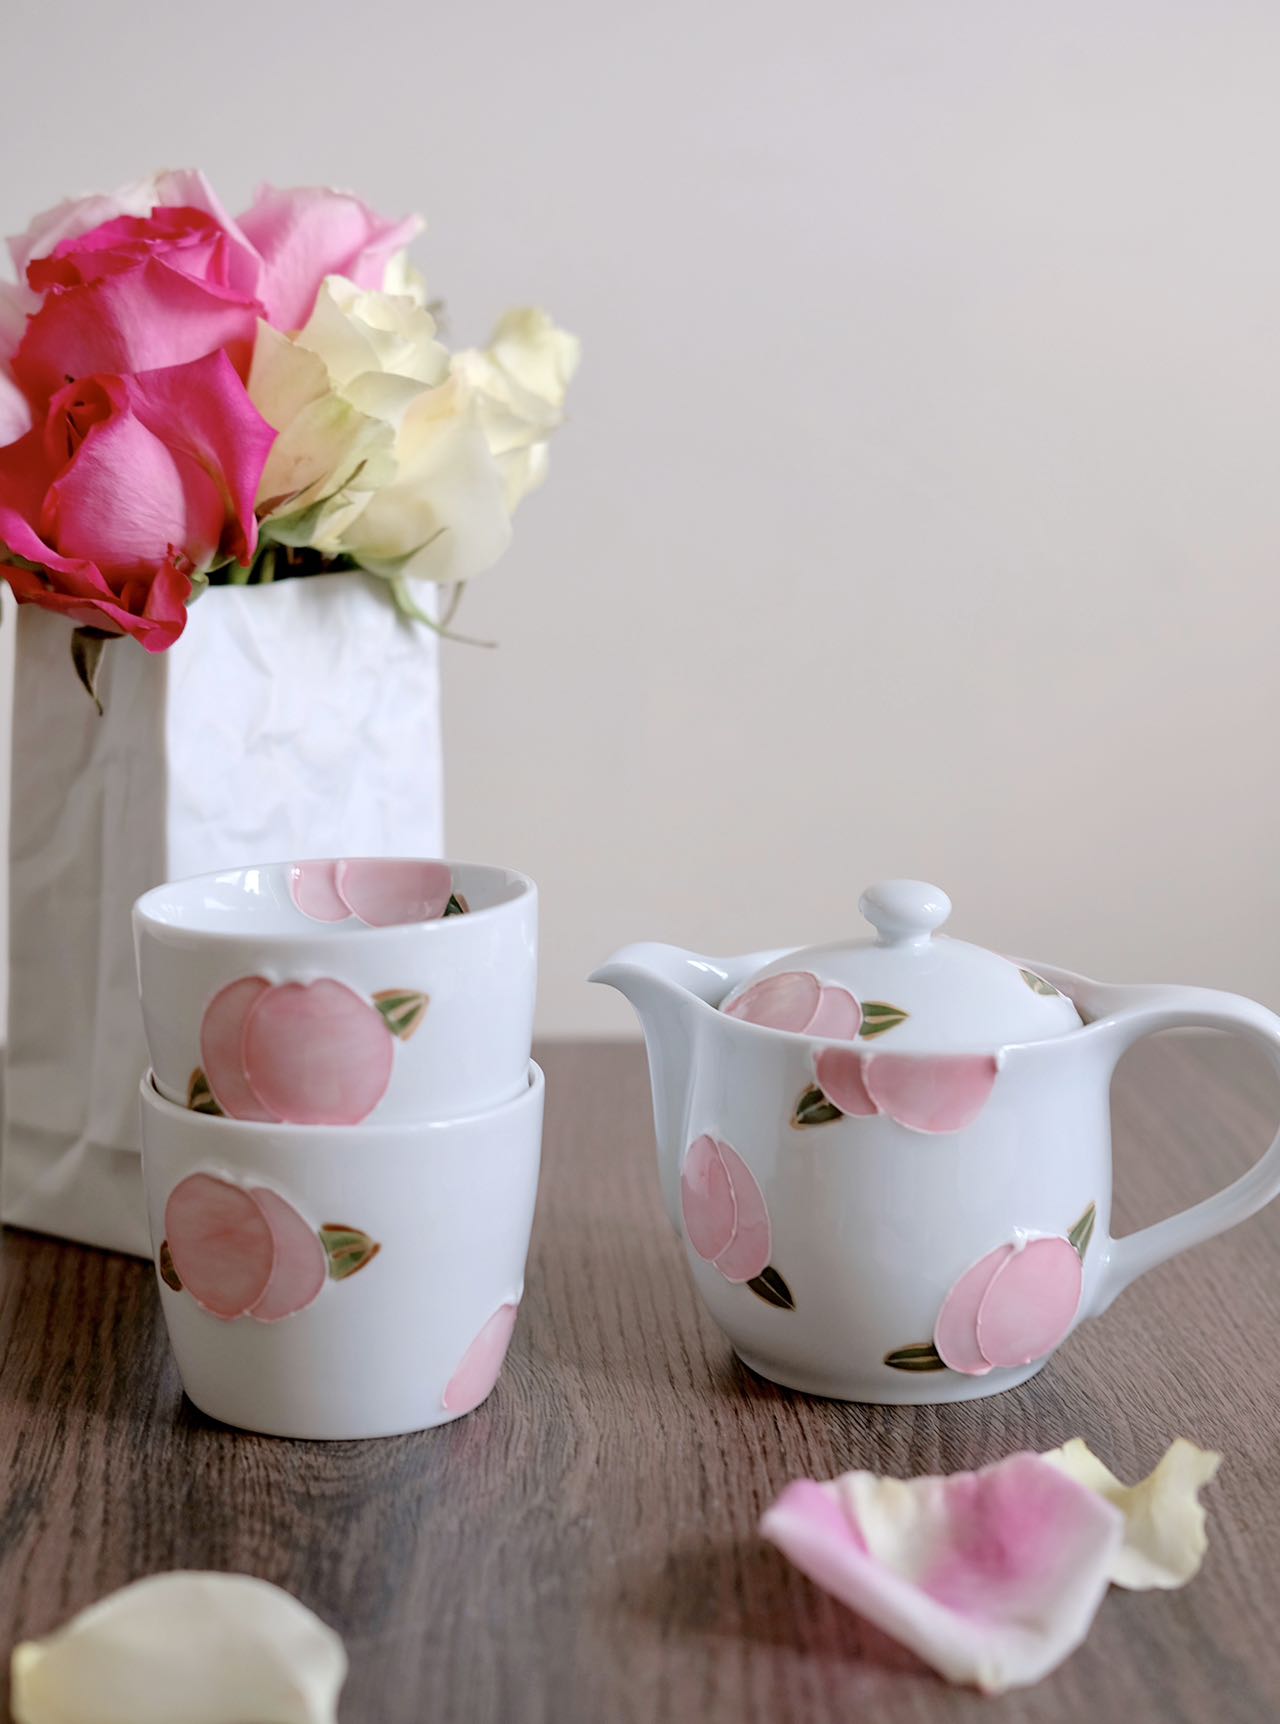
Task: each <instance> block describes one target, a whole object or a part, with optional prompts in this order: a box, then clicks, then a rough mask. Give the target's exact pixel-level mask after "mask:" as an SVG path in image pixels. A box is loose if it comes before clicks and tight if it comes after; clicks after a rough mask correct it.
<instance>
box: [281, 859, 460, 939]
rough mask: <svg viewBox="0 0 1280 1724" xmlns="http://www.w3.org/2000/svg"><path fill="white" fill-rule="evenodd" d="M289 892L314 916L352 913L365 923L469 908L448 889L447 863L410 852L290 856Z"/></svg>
mask: <svg viewBox="0 0 1280 1724" xmlns="http://www.w3.org/2000/svg"><path fill="white" fill-rule="evenodd" d="M289 895H290V897H292V899H293V901H294V904H295V905H296V906H297V908H298V909H299V910H301V911H302V914H303V915H304V916H309V917H310V918H311V920H312V921H313V922H347V921H350V919H351V918H352V917H353V916H354V917H355V918H356V920H357V921H359V922H363V923H364V924H365V926H366V927H369V928H401V927H405V926H406V925H407V924H409V923H411V922H435V921H438V920H439V919H440V918H441V917H442V916H461V915H463V914H465V913H466V911H467V909H468V905H467V901H466V899H465V898H464V897H463V896H462V894H461V893H459V892H455V891H454V889H453V874H452V871H451V870H450V868H449V866H448V864H447V863H445V862H427V861H418V860H414V859H412V858H404V859H401V858H397V857H381V856H352V857H349V858H347V859H346V860H344V861H341V862H295V863H294V864H293V866H292V867H291V868H290V870H289Z"/></svg>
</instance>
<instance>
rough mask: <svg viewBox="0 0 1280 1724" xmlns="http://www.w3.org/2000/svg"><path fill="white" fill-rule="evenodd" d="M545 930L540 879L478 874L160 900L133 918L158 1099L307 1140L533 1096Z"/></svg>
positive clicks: (181, 887) (333, 870)
mask: <svg viewBox="0 0 1280 1724" xmlns="http://www.w3.org/2000/svg"><path fill="white" fill-rule="evenodd" d="M463 906H465V913H456V912H457V911H458V910H459V909H460V908H461V907H463ZM537 917H538V896H537V888H536V887H535V886H534V884H533V882H532V881H531V880H529V879H527V878H526V877H525V876H524V875H523V874H516V873H513V872H512V871H511V870H510V869H508V868H492V867H484V866H480V865H477V864H473V863H471V864H468V863H454V864H450V863H444V862H437V861H428V860H423V859H410V858H404V859H400V858H351V859H348V860H346V861H342V862H331V861H330V862H298V863H287V862H276V863H270V864H267V865H265V866H261V867H253V868H235V869H229V870H227V871H226V872H224V873H220V874H206V875H201V876H199V877H197V878H195V879H191V880H179V881H175V882H173V883H172V884H170V885H166V886H158V887H156V888H155V889H154V890H153V891H150V892H147V893H145V894H144V895H143V896H142V897H141V898H139V900H138V902H137V903H136V904H135V906H134V911H133V925H134V941H135V945H136V948H137V957H138V980H139V986H140V988H141V992H142V1015H143V1020H144V1023H145V1026H146V1032H147V1041H148V1043H149V1046H150V1051H151V1064H152V1069H153V1071H154V1073H155V1080H156V1084H157V1086H158V1088H159V1089H160V1091H161V1093H162V1094H163V1095H165V1096H167V1097H168V1099H169V1100H170V1101H173V1102H178V1103H186V1105H188V1106H190V1107H193V1108H197V1109H200V1110H201V1111H204V1112H210V1113H216V1112H222V1113H224V1114H227V1115H229V1116H230V1117H232V1118H235V1119H243V1120H257V1121H262V1122H267V1121H271V1120H279V1121H282V1122H287V1123H290V1124H296V1125H326V1126H329V1125H357V1124H360V1123H361V1122H362V1121H365V1120H370V1121H374V1122H376V1123H377V1124H379V1125H384V1124H392V1123H400V1122H418V1121H421V1120H434V1119H454V1118H458V1117H460V1116H461V1115H464V1114H470V1113H479V1112H482V1111H484V1110H485V1109H486V1108H493V1107H497V1106H499V1105H500V1104H501V1103H503V1102H505V1101H508V1100H510V1099H511V1098H512V1097H514V1096H518V1095H519V1094H520V1092H521V1090H522V1089H523V1087H524V1085H525V1081H526V1076H527V1069H528V1064H529V1050H530V1046H531V1043H532V1036H533V1002H534V990H535V986H536V980H537V945H538V923H537Z"/></svg>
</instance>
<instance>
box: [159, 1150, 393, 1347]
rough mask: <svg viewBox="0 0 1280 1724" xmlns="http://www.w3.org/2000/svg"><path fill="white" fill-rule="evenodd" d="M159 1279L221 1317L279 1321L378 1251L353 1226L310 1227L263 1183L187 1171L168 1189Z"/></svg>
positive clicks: (311, 1302)
mask: <svg viewBox="0 0 1280 1724" xmlns="http://www.w3.org/2000/svg"><path fill="white" fill-rule="evenodd" d="M164 1230H165V1237H164V1239H163V1241H162V1242H161V1246H160V1251H159V1259H160V1261H159V1271H160V1278H161V1280H162V1281H163V1282H164V1284H165V1285H166V1287H170V1288H172V1290H173V1291H174V1292H175V1293H181V1292H183V1291H184V1290H185V1291H186V1292H188V1293H189V1294H190V1295H191V1297H192V1298H193V1299H194V1300H195V1302H196V1304H197V1305H199V1307H200V1309H201V1310H202V1311H207V1312H208V1313H209V1315H210V1316H211V1317H218V1318H221V1319H222V1321H223V1322H227V1323H230V1322H234V1321H235V1319H236V1318H238V1317H252V1318H253V1319H254V1320H255V1321H256V1322H259V1323H278V1322H280V1321H281V1320H282V1319H283V1318H285V1317H292V1316H295V1315H296V1314H297V1313H298V1312H299V1311H305V1310H306V1309H307V1307H308V1306H309V1305H312V1304H314V1302H315V1301H316V1300H317V1299H318V1298H319V1297H320V1293H321V1290H322V1289H323V1287H324V1285H325V1283H326V1281H345V1280H346V1279H347V1277H348V1276H350V1275H354V1274H355V1272H356V1271H357V1270H358V1269H363V1268H364V1266H365V1265H366V1264H367V1263H370V1262H371V1261H372V1260H373V1258H374V1257H376V1256H377V1254H378V1251H379V1247H378V1245H376V1244H375V1243H374V1241H373V1240H372V1239H370V1237H369V1235H368V1234H367V1233H364V1232H362V1231H361V1230H360V1229H359V1228H354V1227H347V1226H345V1225H344V1224H342V1223H339V1222H329V1223H326V1224H325V1225H324V1226H323V1227H320V1228H315V1227H312V1225H311V1224H310V1222H308V1221H306V1220H305V1219H304V1218H303V1217H302V1216H301V1215H300V1214H299V1213H298V1211H297V1210H296V1209H295V1208H294V1207H293V1205H292V1204H291V1203H290V1202H289V1201H288V1199H287V1198H284V1197H282V1196H281V1195H280V1193H279V1192H278V1191H273V1190H272V1189H271V1188H270V1186H265V1185H259V1186H244V1185H236V1184H233V1183H232V1181H231V1180H229V1179H221V1178H218V1177H217V1176H216V1175H214V1174H211V1173H192V1174H189V1175H188V1176H187V1178H186V1179H183V1180H181V1181H180V1182H179V1183H178V1184H177V1185H175V1186H174V1188H173V1190H172V1191H171V1192H170V1193H169V1198H168V1202H167V1203H166V1204H165V1211H164Z"/></svg>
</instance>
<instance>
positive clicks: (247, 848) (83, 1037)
mask: <svg viewBox="0 0 1280 1724" xmlns="http://www.w3.org/2000/svg"><path fill="white" fill-rule="evenodd" d="M70 633H71V631H70V629H69V628H68V626H67V624H66V622H65V620H64V619H62V618H58V617H54V616H51V615H48V614H46V613H44V612H42V611H38V610H36V609H34V608H32V607H27V608H24V609H23V610H22V611H21V612H20V613H19V618H18V643H17V666H16V678H15V701H14V727H13V751H14V761H13V781H12V806H11V829H10V881H9V893H10V928H11V934H10V972H9V990H10V992H9V1020H8V1022H9V1032H8V1033H9V1048H8V1070H7V1076H6V1086H5V1102H6V1121H5V1138H4V1161H3V1188H2V1193H0V1199H2V1200H0V1209H2V1213H3V1219H4V1220H5V1221H6V1222H8V1223H10V1224H11V1225H14V1226H19V1227H30V1228H34V1229H36V1230H38V1231H40V1232H45V1233H54V1234H59V1235H62V1236H64V1237H66V1238H70V1239H77V1240H82V1241H84V1242H86V1243H89V1244H93V1245H99V1246H106V1247H109V1248H113V1249H116V1250H123V1251H129V1252H134V1253H137V1254H139V1255H148V1254H149V1249H150V1248H149V1242H148V1236H147V1218H146V1209H145V1205H144V1203H143V1194H142V1181H141V1177H140V1169H139V1146H138V1116H137V1085H138V1079H139V1076H140V1074H141V1073H142V1071H143V1069H144V1068H145V1066H146V1064H147V1056H146V1050H145V1043H144V1038H143V1031H142V1021H141V1016H140V1013H139V1009H138V998H137V987H136V981H135V976H134V958H133V949H132V940H131V933H130V921H129V911H130V906H131V905H132V903H133V901H134V900H135V899H136V898H137V897H138V896H139V895H140V894H141V893H142V892H144V891H146V890H147V889H148V888H150V887H152V886H156V885H158V884H159V883H161V882H162V881H166V880H175V879H180V878H182V877H184V876H186V875H192V874H199V873H203V872H206V871H208V870H209V869H215V868H223V867H232V866H235V865H237V864H240V863H243V862H244V861H245V860H246V859H258V860H266V859H272V858H279V859H285V858H291V857H301V856H325V855H350V856H358V855H367V854H382V855H388V854H390V855H394V854H401V855H414V854H416V855H425V856H434V855H438V854H439V853H440V851H441V850H442V848H443V831H442V826H443V821H442V800H443V798H442V778H441V758H440V725H439V682H438V662H437V640H436V637H435V635H433V634H432V633H431V632H430V630H428V629H427V628H425V627H423V626H422V625H420V624H413V623H410V622H408V621H407V620H406V619H405V618H403V617H402V616H400V615H399V614H398V613H397V611H396V610H395V607H394V606H393V605H392V604H391V603H390V600H389V596H388V594H387V593H386V591H385V589H384V588H383V587H382V585H381V583H379V582H378V581H376V580H374V579H373V578H372V577H369V576H365V575H357V574H343V575H325V576H314V577H311V578H308V579H305V580H292V581H282V582H279V583H276V584H274V585H271V586H268V587H257V586H255V587H219V588H215V589H213V590H211V591H210V592H208V593H206V594H205V595H204V596H203V597H202V598H201V599H199V600H198V601H197V603H196V604H194V605H193V606H192V608H191V614H190V619H189V621H188V624H187V628H186V630H185V632H184V634H183V636H182V638H181V639H180V640H179V641H178V643H177V644H176V645H175V646H174V647H173V648H172V649H171V650H170V651H169V652H167V653H164V654H158V655H155V656H153V655H150V654H148V653H146V652H144V651H143V650H142V649H141V648H139V647H138V646H136V645H135V644H134V643H133V642H131V641H120V642H113V643H111V644H110V645H109V646H108V647H107V649H106V651H105V652H104V654H103V659H102V669H101V675H100V679H99V693H100V695H101V698H102V702H103V706H104V713H103V716H102V717H101V718H99V716H98V714H97V712H96V711H95V709H94V707H93V704H92V702H91V701H90V700H89V698H88V696H87V695H86V694H85V693H84V691H83V690H82V689H81V688H80V686H79V684H78V683H77V681H76V678H75V675H74V672H73V670H72V667H71V659H70Z"/></svg>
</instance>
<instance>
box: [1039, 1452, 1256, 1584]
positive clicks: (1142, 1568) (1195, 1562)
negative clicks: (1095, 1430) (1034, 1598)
mask: <svg viewBox="0 0 1280 1724" xmlns="http://www.w3.org/2000/svg"><path fill="white" fill-rule="evenodd" d="M1044 1459H1045V1460H1046V1461H1048V1462H1049V1464H1050V1466H1054V1467H1057V1469H1058V1470H1059V1472H1062V1473H1065V1474H1066V1475H1067V1477H1068V1478H1073V1479H1075V1480H1077V1482H1078V1483H1080V1484H1082V1485H1087V1486H1088V1487H1089V1489H1090V1490H1093V1491H1097V1492H1098V1494H1099V1496H1102V1497H1105V1498H1106V1500H1107V1501H1108V1502H1109V1503H1113V1504H1114V1505H1115V1507H1116V1508H1118V1509H1119V1510H1120V1513H1121V1514H1122V1515H1123V1516H1124V1521H1125V1527H1124V1542H1123V1543H1122V1544H1121V1546H1120V1549H1119V1550H1118V1551H1117V1552H1116V1556H1115V1561H1114V1562H1113V1564H1112V1568H1111V1579H1112V1580H1113V1582H1114V1583H1115V1584H1116V1585H1117V1586H1125V1587H1128V1588H1129V1589H1130V1590H1131V1591H1134V1592H1145V1591H1147V1590H1148V1589H1149V1588H1152V1587H1162V1588H1165V1589H1171V1588H1173V1587H1178V1586H1185V1585H1186V1584H1187V1582H1188V1581H1189V1580H1190V1579H1191V1578H1192V1576H1193V1575H1194V1574H1195V1573H1196V1572H1197V1570H1198V1569H1199V1567H1200V1563H1201V1561H1202V1560H1203V1558H1204V1553H1205V1550H1206V1549H1207V1547H1208V1543H1209V1540H1208V1536H1207V1534H1206V1532H1205V1512H1204V1508H1203V1506H1202V1505H1201V1502H1200V1498H1199V1493H1200V1491H1201V1490H1202V1488H1203V1487H1204V1486H1205V1485H1207V1484H1208V1483H1209V1481H1210V1480H1211V1479H1212V1478H1213V1476H1214V1474H1215V1473H1216V1472H1217V1470H1218V1467H1219V1466H1220V1465H1221V1462H1222V1456H1221V1455H1218V1454H1215V1453H1213V1451H1212V1450H1210V1449H1199V1448H1197V1447H1196V1445H1195V1444H1194V1443H1189V1442H1188V1441H1187V1440H1186V1438H1185V1437H1178V1438H1177V1440H1176V1441H1175V1442H1173V1443H1171V1444H1170V1445H1169V1447H1168V1448H1167V1449H1166V1450H1165V1452H1164V1454H1163V1456H1162V1457H1161V1459H1160V1461H1159V1462H1158V1464H1157V1465H1156V1468H1155V1470H1154V1471H1153V1472H1151V1473H1149V1474H1148V1475H1147V1477H1146V1478H1145V1479H1143V1480H1142V1481H1141V1482H1140V1483H1139V1484H1136V1485H1123V1484H1121V1483H1120V1480H1119V1479H1118V1478H1117V1477H1116V1476H1115V1474H1114V1473H1113V1472H1112V1471H1111V1470H1110V1468H1108V1467H1106V1466H1104V1465H1103V1463H1102V1462H1101V1461H1100V1460H1099V1459H1098V1457H1097V1456H1096V1455H1095V1454H1094V1453H1093V1452H1092V1450H1091V1449H1090V1448H1089V1446H1088V1444H1087V1443H1086V1442H1085V1441H1084V1440H1083V1438H1081V1437H1072V1439H1071V1441H1070V1442H1069V1443H1064V1444H1063V1446H1062V1447H1061V1448H1060V1449H1051V1450H1050V1451H1049V1453H1048V1454H1046V1455H1045V1457H1044Z"/></svg>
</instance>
